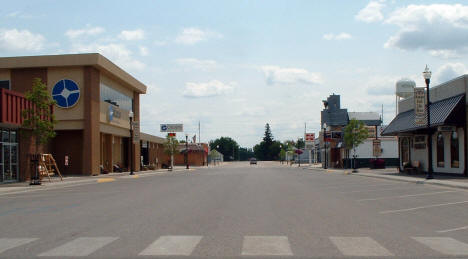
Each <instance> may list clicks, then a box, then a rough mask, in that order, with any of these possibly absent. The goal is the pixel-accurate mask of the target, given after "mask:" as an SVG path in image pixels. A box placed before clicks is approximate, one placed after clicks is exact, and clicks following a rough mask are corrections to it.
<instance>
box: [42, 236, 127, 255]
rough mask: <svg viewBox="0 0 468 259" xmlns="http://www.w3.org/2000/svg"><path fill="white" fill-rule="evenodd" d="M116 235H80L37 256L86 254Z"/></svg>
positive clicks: (112, 239) (110, 241)
mask: <svg viewBox="0 0 468 259" xmlns="http://www.w3.org/2000/svg"><path fill="white" fill-rule="evenodd" d="M117 239H118V237H80V238H77V239H74V240H72V241H70V242H68V243H66V244H64V245H61V246H59V247H56V248H54V249H52V250H49V251H47V252H45V253H42V254H39V256H88V255H90V254H92V253H93V252H95V251H96V250H98V249H100V248H102V247H104V246H105V245H108V244H110V243H112V242H114V241H115V240H117Z"/></svg>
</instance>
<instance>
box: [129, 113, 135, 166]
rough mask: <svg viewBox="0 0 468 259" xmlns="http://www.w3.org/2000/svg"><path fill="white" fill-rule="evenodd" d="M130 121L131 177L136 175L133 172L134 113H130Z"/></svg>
mask: <svg viewBox="0 0 468 259" xmlns="http://www.w3.org/2000/svg"><path fill="white" fill-rule="evenodd" d="M128 118H129V119H130V175H134V174H135V173H134V172H133V111H130V112H129V113H128Z"/></svg>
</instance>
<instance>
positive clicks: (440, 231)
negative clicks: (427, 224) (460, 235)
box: [436, 226, 468, 233]
mask: <svg viewBox="0 0 468 259" xmlns="http://www.w3.org/2000/svg"><path fill="white" fill-rule="evenodd" d="M464 229H468V226H464V227H459V228H451V229H445V230H439V231H436V232H437V233H447V232H452V231H458V230H464Z"/></svg>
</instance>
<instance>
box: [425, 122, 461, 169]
mask: <svg viewBox="0 0 468 259" xmlns="http://www.w3.org/2000/svg"><path fill="white" fill-rule="evenodd" d="M451 133H452V132H443V133H442V134H443V136H444V161H445V162H444V167H437V134H438V132H436V133H435V134H434V135H432V169H433V171H434V172H438V173H453V174H463V173H464V169H465V149H464V148H463V147H464V145H465V136H464V135H465V134H464V132H463V128H458V129H457V133H458V149H459V150H458V152H459V155H458V158H459V160H460V161H459V167H458V168H452V167H451V161H452V160H451V153H450V134H451Z"/></svg>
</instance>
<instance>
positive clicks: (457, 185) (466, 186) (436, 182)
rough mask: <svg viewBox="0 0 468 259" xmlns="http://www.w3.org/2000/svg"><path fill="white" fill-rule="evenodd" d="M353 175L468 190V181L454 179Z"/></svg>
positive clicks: (370, 174)
mask: <svg viewBox="0 0 468 259" xmlns="http://www.w3.org/2000/svg"><path fill="white" fill-rule="evenodd" d="M352 175H357V176H364V177H373V178H381V179H387V180H393V181H400V182H409V183H417V184H429V185H438V186H444V187H451V188H458V189H465V190H468V183H457V182H453V181H446V180H443V181H442V180H437V179H432V180H426V179H424V180H422V179H414V178H406V177H401V176H393V175H378V174H372V173H353V174H352Z"/></svg>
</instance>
